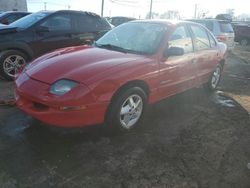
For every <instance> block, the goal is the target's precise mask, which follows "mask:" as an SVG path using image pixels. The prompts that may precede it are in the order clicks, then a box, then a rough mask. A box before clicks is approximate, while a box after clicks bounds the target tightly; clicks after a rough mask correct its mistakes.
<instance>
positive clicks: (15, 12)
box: [1, 11, 31, 15]
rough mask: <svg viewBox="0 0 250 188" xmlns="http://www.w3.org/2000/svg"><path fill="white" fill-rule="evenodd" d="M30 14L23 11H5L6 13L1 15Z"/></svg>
mask: <svg viewBox="0 0 250 188" xmlns="http://www.w3.org/2000/svg"><path fill="white" fill-rule="evenodd" d="M19 13H21V14H31V12H25V11H6V12H2V13H1V14H4V15H6V14H19Z"/></svg>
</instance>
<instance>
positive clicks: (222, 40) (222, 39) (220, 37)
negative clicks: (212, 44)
mask: <svg viewBox="0 0 250 188" xmlns="http://www.w3.org/2000/svg"><path fill="white" fill-rule="evenodd" d="M216 38H217V40H218V41H219V42H225V41H227V38H226V36H224V35H219V36H217V37H216Z"/></svg>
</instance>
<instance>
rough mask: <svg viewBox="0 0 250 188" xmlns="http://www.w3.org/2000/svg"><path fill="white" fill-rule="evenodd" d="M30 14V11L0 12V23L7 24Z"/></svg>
mask: <svg viewBox="0 0 250 188" xmlns="http://www.w3.org/2000/svg"><path fill="white" fill-rule="evenodd" d="M29 14H31V13H30V12H19V11H8V12H4V13H2V14H0V23H1V24H5V25H9V24H11V23H12V22H14V21H16V20H18V19H20V18H22V17H24V16H27V15H29Z"/></svg>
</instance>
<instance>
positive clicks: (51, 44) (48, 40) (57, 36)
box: [32, 13, 75, 56]
mask: <svg viewBox="0 0 250 188" xmlns="http://www.w3.org/2000/svg"><path fill="white" fill-rule="evenodd" d="M41 28H42V29H41ZM34 32H35V41H34V42H33V44H32V47H33V49H34V50H35V56H38V55H41V54H44V53H46V52H49V51H52V50H55V49H58V48H63V47H67V46H73V45H74V44H75V43H74V40H72V32H73V28H72V17H71V14H70V13H59V14H54V15H51V16H49V17H48V18H47V19H45V20H44V21H42V22H41V23H40V24H39V25H38V26H36V28H35V30H34Z"/></svg>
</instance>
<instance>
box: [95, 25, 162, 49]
mask: <svg viewBox="0 0 250 188" xmlns="http://www.w3.org/2000/svg"><path fill="white" fill-rule="evenodd" d="M165 31H166V26H164V25H161V24H156V23H143V22H141V23H138V22H133V23H126V24H123V25H121V26H118V27H116V28H114V29H113V30H111V31H110V32H108V33H107V34H106V35H104V36H103V37H102V38H100V39H99V40H98V41H97V42H96V46H98V47H103V48H108V49H111V50H117V51H122V52H129V53H138V54H152V53H154V52H156V50H157V49H158V47H159V46H160V42H161V39H162V37H163V35H164V33H165Z"/></svg>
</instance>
